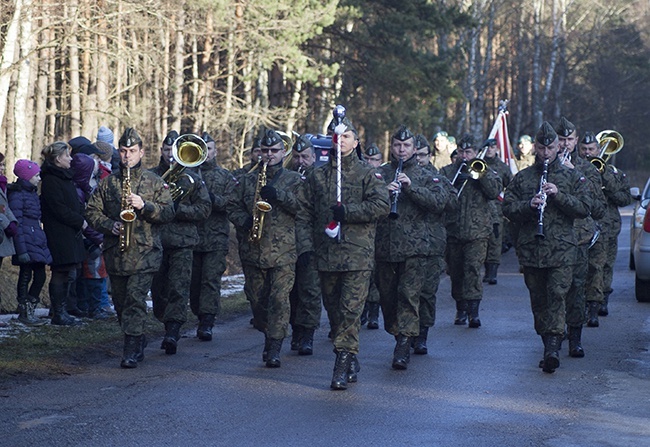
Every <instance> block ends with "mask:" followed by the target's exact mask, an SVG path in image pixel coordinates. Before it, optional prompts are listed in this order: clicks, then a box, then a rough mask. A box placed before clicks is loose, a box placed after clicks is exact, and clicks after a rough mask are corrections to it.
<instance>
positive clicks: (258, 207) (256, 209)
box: [248, 162, 273, 243]
mask: <svg viewBox="0 0 650 447" xmlns="http://www.w3.org/2000/svg"><path fill="white" fill-rule="evenodd" d="M267 165H268V162H265V163H264V164H263V165H262V169H261V171H260V173H259V175H258V176H257V186H256V187H255V197H254V198H253V226H252V227H251V232H250V235H249V237H248V240H249V241H250V242H253V243H258V242H259V241H260V240H261V239H262V229H263V227H264V215H265V214H266V213H268V212H270V211H271V210H272V209H273V207H272V206H271V204H270V203H269V202H266V201H264V200H262V198H261V197H260V191H261V190H262V188H263V187H265V186H266V167H267Z"/></svg>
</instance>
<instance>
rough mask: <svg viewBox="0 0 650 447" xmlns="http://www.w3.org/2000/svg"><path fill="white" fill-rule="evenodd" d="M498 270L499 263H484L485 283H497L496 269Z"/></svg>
mask: <svg viewBox="0 0 650 447" xmlns="http://www.w3.org/2000/svg"><path fill="white" fill-rule="evenodd" d="M498 270H499V264H494V263H489V264H485V276H486V277H487V281H486V282H487V283H488V284H491V285H494V284H496V283H497V271H498Z"/></svg>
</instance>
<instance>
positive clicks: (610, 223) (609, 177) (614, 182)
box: [599, 165, 632, 238]
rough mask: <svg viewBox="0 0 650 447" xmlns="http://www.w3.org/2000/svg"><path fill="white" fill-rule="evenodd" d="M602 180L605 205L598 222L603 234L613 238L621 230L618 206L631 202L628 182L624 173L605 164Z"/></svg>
mask: <svg viewBox="0 0 650 447" xmlns="http://www.w3.org/2000/svg"><path fill="white" fill-rule="evenodd" d="M602 181H603V194H604V195H605V199H606V200H607V205H606V208H605V213H604V216H603V218H602V219H600V221H599V222H600V225H601V228H602V231H603V235H605V236H607V237H612V238H613V237H617V236H618V234H619V233H620V232H621V213H619V211H618V208H619V207H621V206H628V205H629V204H630V203H632V195H631V194H630V182H629V180H628V179H627V176H626V175H625V173H624V172H623V171H621V170H620V169H618V168H616V167H615V166H613V165H607V169H605V172H603V175H602Z"/></svg>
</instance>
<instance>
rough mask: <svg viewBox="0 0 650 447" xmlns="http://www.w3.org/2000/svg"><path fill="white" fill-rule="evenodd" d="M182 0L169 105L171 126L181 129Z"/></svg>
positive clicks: (183, 37) (183, 47)
mask: <svg viewBox="0 0 650 447" xmlns="http://www.w3.org/2000/svg"><path fill="white" fill-rule="evenodd" d="M183 7H184V2H181V3H180V7H179V8H178V16H177V18H176V22H175V23H176V24H177V26H176V51H175V52H174V78H173V83H172V86H171V89H172V92H173V93H174V96H173V99H172V105H171V110H170V112H171V127H172V129H175V130H177V131H179V132H180V131H181V117H182V115H183V80H184V76H183V75H184V73H183V68H184V66H185V64H184V62H185V35H184V34H183V30H184V28H185V10H184V9H183Z"/></svg>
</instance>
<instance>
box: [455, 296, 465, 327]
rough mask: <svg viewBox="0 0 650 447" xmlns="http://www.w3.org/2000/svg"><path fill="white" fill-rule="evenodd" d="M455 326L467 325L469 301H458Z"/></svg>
mask: <svg viewBox="0 0 650 447" xmlns="http://www.w3.org/2000/svg"><path fill="white" fill-rule="evenodd" d="M454 324H455V325H458V326H461V325H464V324H467V301H456V318H455V319H454Z"/></svg>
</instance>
